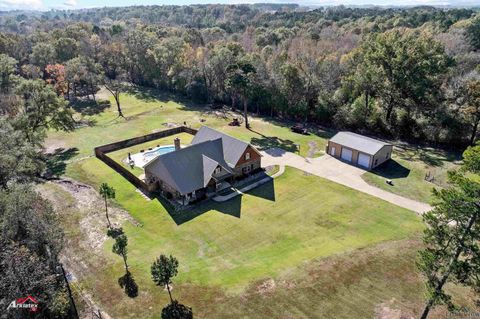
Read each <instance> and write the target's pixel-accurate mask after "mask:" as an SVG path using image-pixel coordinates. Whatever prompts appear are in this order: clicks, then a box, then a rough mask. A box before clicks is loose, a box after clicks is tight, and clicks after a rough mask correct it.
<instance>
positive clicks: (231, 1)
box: [0, 0, 480, 12]
mask: <svg viewBox="0 0 480 319" xmlns="http://www.w3.org/2000/svg"><path fill="white" fill-rule="evenodd" d="M262 3H265V4H285V5H287V4H296V5H298V6H300V7H309V8H317V7H332V6H340V5H344V6H346V7H384V8H389V7H390V8H393V7H416V6H432V7H442V8H444V7H471V8H474V7H480V0H394V1H388V0H346V1H345V0H293V1H288V0H263V1H256V0H220V1H215V0H213V1H212V0H159V1H157V0H117V1H113V0H106V1H105V2H104V3H103V4H102V5H98V2H96V1H95V0H0V11H4V12H5V11H7V12H8V11H50V10H80V9H96V8H104V7H130V6H153V5H159V6H162V5H178V6H188V5H207V4H224V5H241V4H262Z"/></svg>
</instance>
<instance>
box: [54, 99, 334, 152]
mask: <svg viewBox="0 0 480 319" xmlns="http://www.w3.org/2000/svg"><path fill="white" fill-rule="evenodd" d="M110 102H111V104H112V105H115V104H114V101H113V99H110ZM121 104H122V109H123V113H124V115H125V117H126V118H125V119H124V118H119V117H118V116H117V112H116V108H115V107H110V108H107V109H105V110H103V112H100V113H99V114H95V115H82V114H80V113H77V114H76V116H75V117H76V119H77V120H79V121H81V122H82V123H85V125H84V126H83V127H81V128H79V129H77V130H75V131H74V132H72V133H64V132H50V134H49V135H48V139H47V141H46V145H47V147H48V148H49V150H54V149H57V148H64V149H68V148H76V149H75V152H72V158H71V159H78V158H84V157H87V156H91V155H92V154H93V148H94V147H95V146H99V145H103V144H106V143H112V142H115V141H119V140H122V139H127V138H131V137H134V136H139V135H144V134H147V133H152V132H154V131H157V130H161V129H166V128H167V124H168V123H176V124H181V125H183V123H184V122H186V123H187V125H189V126H191V127H193V128H199V127H200V126H201V125H208V126H210V127H213V128H216V129H220V130H221V131H222V132H224V133H227V134H230V135H232V136H235V137H237V138H240V139H242V140H244V141H249V142H252V143H253V144H255V145H257V146H258V147H259V148H260V149H264V148H269V147H274V146H278V147H282V148H284V149H286V150H290V151H295V152H297V151H298V147H297V145H299V146H300V150H299V151H300V154H301V155H302V156H307V155H309V156H312V157H314V156H319V155H322V154H323V153H324V150H325V145H326V140H327V139H328V138H329V137H331V136H332V135H333V134H334V132H326V131H322V130H319V131H318V132H315V133H312V134H311V135H301V134H297V133H293V132H291V131H290V128H289V126H290V125H291V124H292V123H284V122H278V121H273V120H272V121H269V120H264V119H261V118H256V117H254V116H252V117H251V119H250V122H251V126H252V127H251V130H247V129H246V128H244V127H243V126H242V127H233V126H229V125H228V123H229V122H230V121H231V120H232V118H233V117H241V115H240V114H236V115H235V114H232V113H231V112H228V113H225V112H224V111H222V110H211V109H210V108H208V107H199V106H195V105H190V104H188V103H187V102H184V101H176V100H175V98H173V97H172V98H171V97H168V96H163V95H159V96H152V95H149V94H147V93H143V94H142V93H136V94H135V93H125V94H122V95H121ZM201 120H203V122H201ZM313 145H314V147H313V149H312V146H313Z"/></svg>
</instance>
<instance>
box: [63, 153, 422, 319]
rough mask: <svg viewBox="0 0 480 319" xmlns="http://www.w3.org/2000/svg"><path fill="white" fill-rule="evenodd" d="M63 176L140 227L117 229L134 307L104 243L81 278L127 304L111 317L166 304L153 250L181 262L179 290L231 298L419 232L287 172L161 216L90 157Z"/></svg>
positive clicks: (408, 219) (411, 221)
mask: <svg viewBox="0 0 480 319" xmlns="http://www.w3.org/2000/svg"><path fill="white" fill-rule="evenodd" d="M67 172H68V174H69V175H71V176H72V177H74V178H76V179H78V180H82V181H85V182H88V183H90V184H92V185H95V186H97V187H98V185H99V184H100V183H101V182H103V181H108V182H109V184H111V185H112V186H113V187H114V188H115V189H116V193H117V203H118V204H120V205H121V206H122V207H124V208H125V209H127V210H128V211H129V212H130V214H131V215H132V216H133V217H134V218H135V219H136V220H137V221H139V222H140V223H141V224H142V225H143V227H135V226H132V225H131V224H126V225H125V230H126V233H127V234H128V237H129V260H130V265H131V267H132V272H133V274H134V276H135V278H136V280H137V283H138V284H139V286H140V287H141V290H142V292H143V294H141V295H140V296H139V297H137V298H136V299H135V302H134V301H132V300H128V298H127V297H124V296H123V293H122V291H121V290H120V289H119V288H118V287H116V286H115V284H116V280H117V278H118V277H120V276H121V275H122V272H123V268H122V262H121V260H120V259H119V258H118V257H117V256H114V255H113V254H112V253H110V245H111V243H110V242H109V243H108V244H107V245H106V246H105V255H106V256H109V258H108V259H109V261H108V263H106V265H105V267H103V269H97V271H96V272H95V273H94V274H92V277H91V278H87V279H86V280H85V285H86V287H88V288H89V290H93V291H105V293H107V291H108V292H109V293H110V297H111V295H112V294H115V298H120V299H125V300H126V302H125V303H123V302H122V303H118V304H115V305H110V306H109V307H111V312H112V314H113V315H115V316H118V315H120V314H122V316H124V314H125V313H126V312H127V311H128V312H129V313H132V317H135V316H137V315H138V314H141V316H140V317H143V316H145V317H150V315H149V316H147V315H146V314H147V313H149V314H150V313H151V312H149V311H145V309H142V308H141V304H142V303H143V302H146V303H148V304H149V305H151V306H153V309H154V310H155V311H156V313H158V311H159V309H160V308H159V305H156V304H153V303H152V297H153V296H155V300H157V298H159V300H161V301H162V302H161V303H160V304H163V303H164V302H166V299H165V298H166V295H165V294H164V293H160V292H159V289H158V288H155V287H154V286H153V285H152V283H151V280H150V275H149V267H150V264H151V262H152V261H153V259H154V258H155V257H156V256H157V255H159V254H160V253H167V254H170V253H171V254H174V255H175V256H176V257H178V259H179V260H180V265H181V266H180V274H179V276H178V279H176V283H177V285H178V284H179V285H181V287H190V286H192V287H197V288H199V287H201V288H203V289H206V290H209V289H213V288H214V291H217V293H221V294H226V295H238V294H241V293H243V292H244V291H245V289H246V288H247V287H249V286H250V285H251V284H252V282H255V281H258V280H261V279H262V278H270V277H271V278H276V277H278V276H281V275H282V274H285V273H289V272H293V273H296V272H298V269H299V267H301V266H302V265H303V264H304V263H305V262H307V261H309V260H315V259H319V258H323V257H327V256H332V255H336V254H339V253H345V252H349V251H353V250H355V249H359V248H364V247H368V246H370V245H374V244H378V243H381V242H384V241H389V240H399V239H403V238H408V237H411V236H414V235H415V234H418V232H419V231H420V230H421V229H422V224H421V222H420V219H419V218H418V216H416V215H415V214H413V213H411V212H409V211H407V210H405V209H402V208H399V207H396V206H393V205H391V204H389V203H387V202H384V201H381V200H378V199H376V198H374V197H371V196H368V195H365V194H363V193H360V192H357V191H354V190H352V189H350V188H347V187H344V186H341V185H339V184H335V183H332V182H329V181H327V180H324V179H321V178H318V177H315V176H306V175H304V174H303V173H302V172H301V171H298V170H295V169H289V168H287V170H286V171H285V173H284V174H283V175H282V176H281V177H279V178H278V179H276V180H275V182H272V183H271V184H269V185H264V186H262V187H260V188H258V189H255V190H253V191H252V192H250V193H249V194H248V195H245V196H243V197H237V198H236V199H234V200H231V201H228V202H226V203H222V204H217V203H213V202H210V203H206V204H202V205H200V206H199V207H198V208H197V209H195V210H192V211H185V212H180V213H172V212H170V213H169V212H167V210H166V209H165V208H164V207H163V205H162V204H161V202H159V201H158V200H152V201H146V200H145V199H144V198H143V197H142V196H140V195H139V194H138V193H137V192H135V188H134V187H133V186H132V185H131V184H129V183H128V182H126V181H125V180H124V179H123V178H122V177H121V176H119V175H118V174H116V173H115V172H114V171H112V170H111V169H110V168H108V167H107V166H106V165H104V164H103V163H102V162H100V161H99V160H97V159H88V160H84V161H79V162H75V163H73V164H72V165H70V166H69V168H68V171H67ZM112 287H115V289H112ZM180 289H186V291H185V292H181V291H180ZM189 291H190V290H189V289H188V288H179V292H177V294H180V296H181V298H182V300H184V301H185V302H186V303H189V304H191V305H198V304H199V301H197V300H196V298H202V300H203V298H206V299H208V298H210V297H209V296H199V295H197V293H198V292H196V291H197V290H196V289H195V293H194V296H189V295H188V292H189ZM185 293H186V294H185ZM177 296H178V295H177ZM179 298H180V297H179ZM134 314H135V315H134ZM151 317H152V318H153V317H154V316H153V315H152V316H151Z"/></svg>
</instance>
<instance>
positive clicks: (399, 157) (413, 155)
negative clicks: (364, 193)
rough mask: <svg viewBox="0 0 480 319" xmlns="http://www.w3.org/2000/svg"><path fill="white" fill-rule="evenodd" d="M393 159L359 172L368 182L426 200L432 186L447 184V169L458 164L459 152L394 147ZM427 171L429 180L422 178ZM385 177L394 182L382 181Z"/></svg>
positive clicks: (429, 197)
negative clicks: (430, 179)
mask: <svg viewBox="0 0 480 319" xmlns="http://www.w3.org/2000/svg"><path fill="white" fill-rule="evenodd" d="M392 159H393V160H391V161H388V162H386V163H385V164H383V165H381V166H379V167H377V168H375V169H373V170H372V171H371V172H367V173H365V174H364V175H362V177H363V179H364V180H365V181H367V182H368V183H369V184H371V185H374V186H377V187H379V188H382V189H384V190H387V191H390V192H392V193H395V194H398V195H402V196H405V197H408V198H411V199H415V200H419V201H423V202H426V203H429V202H431V201H432V189H433V188H442V187H446V186H447V171H448V170H452V169H456V168H458V163H459V160H460V159H461V154H460V153H455V152H447V151H442V150H436V149H430V148H415V147H403V148H400V147H395V151H394V153H393V157H392ZM428 173H430V176H433V177H434V180H433V182H428V181H426V180H425V175H426V174H428ZM386 179H390V180H392V181H393V183H394V185H393V186H391V185H388V184H387V183H385V180H386Z"/></svg>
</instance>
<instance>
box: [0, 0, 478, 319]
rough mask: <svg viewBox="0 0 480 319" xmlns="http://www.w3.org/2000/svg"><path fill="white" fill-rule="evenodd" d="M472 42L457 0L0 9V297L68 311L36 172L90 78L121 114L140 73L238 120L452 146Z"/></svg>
mask: <svg viewBox="0 0 480 319" xmlns="http://www.w3.org/2000/svg"><path fill="white" fill-rule="evenodd" d="M479 50H480V13H479V12H477V11H475V10H470V9H448V10H447V9H438V8H432V7H418V8H408V9H401V8H395V9H385V8H363V9H360V8H346V7H329V8H320V9H316V10H306V9H305V8H302V7H299V6H296V5H274V4H258V5H193V6H149V7H146V6H134V7H123V8H98V9H84V10H77V11H55V10H52V11H49V12H20V11H11V12H0V278H2V280H1V281H0V307H3V309H6V307H7V306H8V304H9V303H10V302H11V301H13V300H15V299H16V298H18V297H19V296H21V294H22V292H24V291H29V292H31V293H32V294H34V295H35V296H37V297H39V298H40V299H41V300H42V304H41V313H40V314H38V316H43V317H46V318H72V316H73V314H74V312H75V311H74V310H73V309H72V307H71V303H70V299H69V295H68V291H67V287H66V285H65V282H64V278H63V276H62V271H61V269H62V267H61V264H60V261H59V258H58V254H59V251H60V250H61V248H62V245H63V241H62V237H63V234H62V231H61V230H60V229H59V226H58V223H57V221H56V218H57V217H56V215H55V213H54V211H53V208H52V207H51V205H50V204H49V202H48V201H46V200H44V199H42V198H41V197H40V195H38V194H37V193H36V191H35V186H34V185H35V182H37V181H38V180H39V179H44V178H45V177H48V176H45V171H46V164H47V163H46V162H47V160H46V158H45V156H44V155H43V154H42V144H43V140H44V138H45V136H46V135H47V132H48V130H51V129H57V130H65V131H69V130H73V129H75V127H76V126H77V125H78V124H79V123H77V119H76V118H75V116H74V108H75V107H76V106H78V105H79V104H88V105H90V107H93V108H95V107H98V108H99V110H100V109H101V108H103V107H105V102H104V101H98V97H97V93H98V91H99V90H100V89H101V88H102V87H104V88H105V89H106V90H107V91H109V92H110V93H111V94H112V95H113V97H114V100H115V102H116V103H115V104H116V105H115V107H116V108H117V109H118V113H119V116H123V114H122V108H121V93H122V92H125V91H127V90H129V88H131V87H132V86H142V87H150V88H155V89H159V90H164V91H168V92H171V93H172V94H178V95H182V96H186V97H188V98H189V99H191V100H192V101H194V102H196V103H198V105H201V106H203V107H216V106H219V105H220V106H222V105H228V107H231V108H234V109H239V110H242V111H243V112H244V116H245V119H247V117H248V115H249V114H257V115H259V116H265V117H274V118H276V119H282V120H290V121H295V122H300V123H305V124H309V125H316V124H319V125H323V126H327V127H331V128H337V129H349V130H354V131H358V132H363V133H368V134H373V135H378V136H382V137H386V138H392V139H402V140H407V141H413V142H417V143H431V144H436V145H444V146H449V147H464V146H465V145H468V144H474V143H475V142H476V140H477V138H478V136H479V135H480V133H479V132H478V131H479V129H480V128H479V125H480V74H479V72H480V67H479V62H480V51H479ZM247 123H248V122H247V121H245V124H247ZM477 171H478V166H477ZM447 195H448V194H447ZM475 216H477V215H475ZM475 218H476V217H475ZM447 224H448V223H447ZM447 228H448V227H443V228H441V230H445V229H447ZM440 237H441V236H440ZM425 256H426V255H425ZM427 257H428V256H427ZM427 266H428V265H427ZM434 266H435V265H434ZM427 268H428V267H427ZM19 278H22V279H25V278H28V280H19ZM464 279H465V278H463V277H462V280H464ZM25 317H26V313H23V312H18V313H17V318H25Z"/></svg>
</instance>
